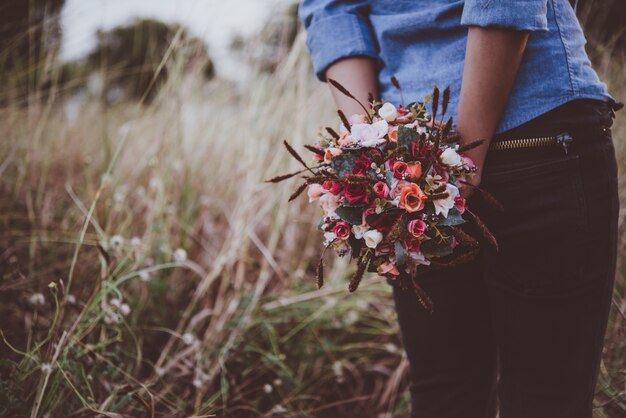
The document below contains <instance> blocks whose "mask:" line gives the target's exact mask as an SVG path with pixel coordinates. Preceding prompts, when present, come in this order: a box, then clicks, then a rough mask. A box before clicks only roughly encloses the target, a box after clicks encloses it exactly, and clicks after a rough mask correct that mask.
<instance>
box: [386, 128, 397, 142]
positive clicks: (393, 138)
mask: <svg viewBox="0 0 626 418" xmlns="http://www.w3.org/2000/svg"><path fill="white" fill-rule="evenodd" d="M387 136H388V137H389V140H390V141H391V142H398V127H397V126H390V127H389V131H388V132H387Z"/></svg>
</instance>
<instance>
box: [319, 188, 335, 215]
mask: <svg viewBox="0 0 626 418" xmlns="http://www.w3.org/2000/svg"><path fill="white" fill-rule="evenodd" d="M320 205H321V206H322V209H323V210H324V216H328V217H333V216H335V210H336V209H337V208H338V207H339V196H336V195H334V194H332V193H324V194H323V195H322V197H320Z"/></svg>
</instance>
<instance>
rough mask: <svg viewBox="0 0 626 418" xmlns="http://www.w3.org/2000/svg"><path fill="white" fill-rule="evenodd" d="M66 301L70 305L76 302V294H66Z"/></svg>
mask: <svg viewBox="0 0 626 418" xmlns="http://www.w3.org/2000/svg"><path fill="white" fill-rule="evenodd" d="M67 303H69V304H70V305H74V304H75V303H76V296H74V295H67Z"/></svg>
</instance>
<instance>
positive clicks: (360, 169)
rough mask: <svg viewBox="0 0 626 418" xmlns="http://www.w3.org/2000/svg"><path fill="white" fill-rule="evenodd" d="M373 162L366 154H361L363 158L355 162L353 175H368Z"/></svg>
mask: <svg viewBox="0 0 626 418" xmlns="http://www.w3.org/2000/svg"><path fill="white" fill-rule="evenodd" d="M371 165H372V160H370V159H369V158H367V155H365V153H361V156H360V157H359V158H358V159H356V160H354V167H353V168H352V172H351V173H352V174H356V175H359V176H365V175H367V172H368V170H369V169H370V168H371Z"/></svg>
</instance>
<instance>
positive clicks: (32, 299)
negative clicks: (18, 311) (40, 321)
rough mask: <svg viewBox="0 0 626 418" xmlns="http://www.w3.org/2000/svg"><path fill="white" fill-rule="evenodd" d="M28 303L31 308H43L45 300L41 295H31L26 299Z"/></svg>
mask: <svg viewBox="0 0 626 418" xmlns="http://www.w3.org/2000/svg"><path fill="white" fill-rule="evenodd" d="M28 302H29V303H30V304H31V305H33V306H43V305H44V304H45V303H46V298H45V296H44V295H43V294H42V293H33V294H32V295H30V296H29V297H28Z"/></svg>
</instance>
